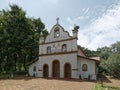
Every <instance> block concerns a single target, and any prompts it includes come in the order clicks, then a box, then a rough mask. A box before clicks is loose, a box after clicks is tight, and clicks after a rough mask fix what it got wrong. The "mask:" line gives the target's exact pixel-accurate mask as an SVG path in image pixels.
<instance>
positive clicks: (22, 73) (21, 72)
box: [15, 71, 28, 75]
mask: <svg viewBox="0 0 120 90" xmlns="http://www.w3.org/2000/svg"><path fill="white" fill-rule="evenodd" d="M27 73H28V72H27V71H16V72H15V74H16V75H26V74H27Z"/></svg>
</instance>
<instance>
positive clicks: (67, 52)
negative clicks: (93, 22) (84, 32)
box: [29, 21, 99, 80]
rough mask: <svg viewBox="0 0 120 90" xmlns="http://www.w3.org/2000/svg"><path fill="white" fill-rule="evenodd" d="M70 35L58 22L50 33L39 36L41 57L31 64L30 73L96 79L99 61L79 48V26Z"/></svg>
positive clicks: (49, 76)
mask: <svg viewBox="0 0 120 90" xmlns="http://www.w3.org/2000/svg"><path fill="white" fill-rule="evenodd" d="M72 33H73V35H72V36H70V35H69V32H68V31H65V30H64V28H63V27H62V26H61V25H60V24H59V23H58V21H57V24H55V25H54V26H53V27H52V29H51V31H50V33H49V35H48V36H47V37H46V38H44V37H43V35H42V34H41V35H40V38H39V57H38V59H37V60H34V61H33V62H31V63H30V64H29V75H30V76H35V77H45V78H46V77H48V78H76V79H79V78H81V79H91V80H96V75H97V65H96V64H97V63H98V62H99V60H98V59H97V58H95V57H91V58H89V57H86V55H85V54H84V52H83V51H82V49H80V48H78V44H77V40H78V28H77V27H76V26H75V27H74V29H73V30H72Z"/></svg>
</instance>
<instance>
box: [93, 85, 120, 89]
mask: <svg viewBox="0 0 120 90" xmlns="http://www.w3.org/2000/svg"><path fill="white" fill-rule="evenodd" d="M93 90H120V87H113V86H106V85H103V86H102V85H101V84H98V83H97V84H96V85H95V87H94V89H93Z"/></svg>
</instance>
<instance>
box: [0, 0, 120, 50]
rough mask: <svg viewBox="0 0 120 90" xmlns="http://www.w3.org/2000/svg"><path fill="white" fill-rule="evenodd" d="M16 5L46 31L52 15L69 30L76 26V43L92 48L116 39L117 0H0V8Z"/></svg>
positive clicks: (119, 32) (119, 33)
mask: <svg viewBox="0 0 120 90" xmlns="http://www.w3.org/2000/svg"><path fill="white" fill-rule="evenodd" d="M9 4H17V5H19V6H20V7H22V9H23V10H25V11H26V13H27V16H29V17H35V18H38V17H40V18H41V20H42V21H43V22H44V24H45V25H46V28H47V30H48V31H50V29H51V28H52V26H53V25H54V24H56V17H59V18H60V20H59V23H60V24H61V25H62V26H63V27H64V29H65V30H67V31H69V32H70V34H71V33H72V28H73V26H74V24H77V25H79V26H80V29H79V34H78V38H79V40H78V44H79V45H81V46H84V47H86V48H89V49H91V50H96V49H97V48H98V47H103V46H109V45H110V44H112V43H115V42H116V41H120V0H0V10H2V9H9Z"/></svg>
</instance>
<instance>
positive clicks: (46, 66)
mask: <svg viewBox="0 0 120 90" xmlns="http://www.w3.org/2000/svg"><path fill="white" fill-rule="evenodd" d="M48 76H49V68H48V65H47V64H45V65H44V66H43V77H45V78H46V77H48Z"/></svg>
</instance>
